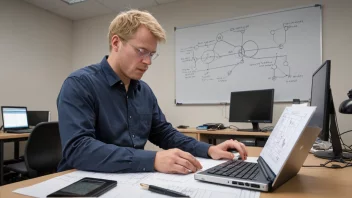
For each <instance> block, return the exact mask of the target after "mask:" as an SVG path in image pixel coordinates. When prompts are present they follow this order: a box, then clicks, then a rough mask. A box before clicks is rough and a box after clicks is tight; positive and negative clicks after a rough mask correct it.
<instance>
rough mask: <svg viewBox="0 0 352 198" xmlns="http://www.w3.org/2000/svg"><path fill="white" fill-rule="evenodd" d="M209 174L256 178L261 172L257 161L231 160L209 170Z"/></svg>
mask: <svg viewBox="0 0 352 198" xmlns="http://www.w3.org/2000/svg"><path fill="white" fill-rule="evenodd" d="M207 173H208V174H213V175H219V176H228V177H235V178H241V179H249V180H255V179H256V176H257V175H258V173H259V166H258V164H257V163H252V162H244V161H242V160H235V161H234V160H230V161H227V162H224V163H222V164H219V165H217V166H214V167H213V168H210V169H208V170H207Z"/></svg>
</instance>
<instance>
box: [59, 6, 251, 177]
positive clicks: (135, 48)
mask: <svg viewBox="0 0 352 198" xmlns="http://www.w3.org/2000/svg"><path fill="white" fill-rule="evenodd" d="M162 41H165V31H164V30H163V28H162V27H161V26H160V24H159V23H158V22H157V20H156V19H155V18H154V17H153V16H152V15H151V14H149V13H148V12H142V11H138V10H130V11H127V12H123V13H121V14H119V15H118V16H117V17H116V18H115V19H114V20H113V21H112V22H111V24H110V27H109V45H110V54H109V56H106V57H104V58H103V60H102V61H101V62H100V63H98V64H94V65H91V66H88V67H85V68H82V69H79V70H77V71H75V72H73V73H72V74H71V75H70V76H69V77H68V78H67V79H66V80H65V82H64V83H63V85H62V88H61V91H60V93H59V96H58V100H57V107H58V113H59V126H60V135H61V141H62V145H63V152H62V155H63V158H62V160H61V162H60V164H59V167H58V170H59V171H63V170H67V169H72V168H76V169H80V170H87V171H97V172H143V171H159V172H164V173H180V174H188V173H190V172H196V171H197V170H199V169H201V168H202V166H201V164H200V163H199V161H198V160H197V159H196V158H195V157H194V156H199V157H211V158H213V159H220V158H224V159H232V158H233V154H232V153H230V152H227V149H229V148H234V149H237V150H238V151H239V153H240V154H241V157H242V159H246V156H247V151H246V148H245V146H244V145H243V144H242V143H239V142H237V141H234V140H228V141H225V142H224V143H222V144H219V145H217V146H210V145H209V144H206V143H203V142H198V141H196V140H195V139H193V138H190V137H187V136H185V135H183V134H182V133H180V132H178V131H177V130H176V129H174V128H173V127H172V125H171V124H170V123H168V122H167V121H166V119H165V116H164V114H163V113H162V111H161V109H160V108H159V105H158V103H157V99H156V97H155V95H154V94H153V92H152V90H151V88H150V87H149V86H148V85H147V84H146V83H145V82H143V81H141V80H140V79H141V78H142V76H143V74H144V73H145V72H146V71H147V69H148V66H149V65H150V64H151V62H152V59H153V57H155V56H156V48H157V43H158V42H162ZM148 139H149V140H150V141H151V142H152V143H154V144H156V145H158V146H160V147H161V148H163V149H165V150H163V151H158V152H156V151H146V150H143V149H144V146H145V144H146V142H147V140H148Z"/></svg>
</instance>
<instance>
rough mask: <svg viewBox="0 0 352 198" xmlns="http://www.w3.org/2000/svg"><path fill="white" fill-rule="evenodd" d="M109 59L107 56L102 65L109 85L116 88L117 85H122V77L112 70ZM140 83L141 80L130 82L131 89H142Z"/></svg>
mask: <svg viewBox="0 0 352 198" xmlns="http://www.w3.org/2000/svg"><path fill="white" fill-rule="evenodd" d="M108 57H109V56H105V57H104V58H103V60H101V62H100V65H101V67H102V69H103V71H104V73H105V76H106V79H107V80H108V83H109V85H110V87H112V86H114V85H115V84H116V83H122V81H121V79H120V77H119V76H118V75H117V74H116V73H115V72H114V70H113V69H112V68H111V66H110V64H109V63H108ZM140 86H141V85H140V82H139V80H131V82H130V87H133V88H134V89H137V88H138V89H140Z"/></svg>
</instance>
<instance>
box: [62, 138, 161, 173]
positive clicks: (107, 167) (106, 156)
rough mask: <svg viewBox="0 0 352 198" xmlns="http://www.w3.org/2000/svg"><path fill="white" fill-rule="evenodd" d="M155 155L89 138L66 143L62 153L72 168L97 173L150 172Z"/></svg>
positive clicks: (150, 152) (151, 152)
mask: <svg viewBox="0 0 352 198" xmlns="http://www.w3.org/2000/svg"><path fill="white" fill-rule="evenodd" d="M155 155H156V152H155V151H145V150H139V149H134V148H129V147H118V146H116V145H113V144H105V143H103V142H100V141H98V140H95V139H93V138H90V137H82V138H80V139H79V140H76V141H74V142H71V143H68V144H67V145H66V146H65V149H64V151H63V156H64V158H65V159H66V161H67V163H68V164H69V165H70V166H71V167H72V168H76V169H79V170H86V171H97V172H151V171H154V161H155Z"/></svg>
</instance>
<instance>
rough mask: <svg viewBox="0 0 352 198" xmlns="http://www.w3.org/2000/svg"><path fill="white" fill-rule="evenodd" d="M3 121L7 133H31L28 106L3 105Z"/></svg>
mask: <svg viewBox="0 0 352 198" xmlns="http://www.w3.org/2000/svg"><path fill="white" fill-rule="evenodd" d="M1 114H2V123H3V125H4V131H5V132H7V133H30V132H32V129H30V128H29V125H28V117H27V107H14V106H2V107H1Z"/></svg>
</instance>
